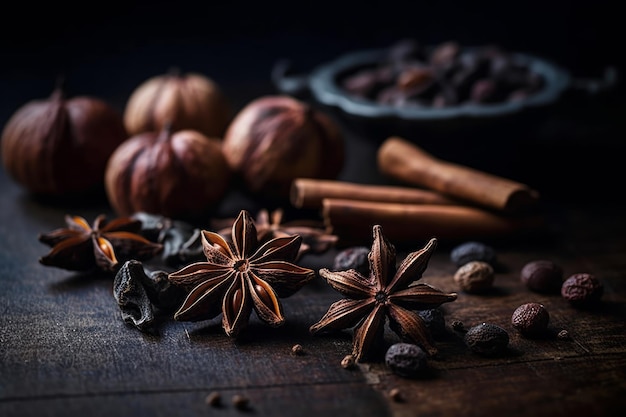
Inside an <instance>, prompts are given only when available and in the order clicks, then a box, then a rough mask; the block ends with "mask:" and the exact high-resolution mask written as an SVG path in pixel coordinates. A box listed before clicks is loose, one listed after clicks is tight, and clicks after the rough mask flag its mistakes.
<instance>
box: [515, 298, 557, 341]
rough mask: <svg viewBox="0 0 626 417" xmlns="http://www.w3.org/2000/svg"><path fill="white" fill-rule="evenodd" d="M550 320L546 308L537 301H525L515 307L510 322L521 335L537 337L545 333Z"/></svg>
mask: <svg viewBox="0 0 626 417" xmlns="http://www.w3.org/2000/svg"><path fill="white" fill-rule="evenodd" d="M549 322H550V314H549V313H548V310H546V308H545V307H544V306H543V305H542V304H539V303H526V304H522V305H521V306H519V307H517V308H516V309H515V311H514V312H513V315H512V316H511V324H512V325H513V327H514V328H515V329H517V330H518V331H519V332H520V333H521V334H522V335H524V336H527V337H538V336H541V335H543V334H545V332H546V330H547V329H548V323H549Z"/></svg>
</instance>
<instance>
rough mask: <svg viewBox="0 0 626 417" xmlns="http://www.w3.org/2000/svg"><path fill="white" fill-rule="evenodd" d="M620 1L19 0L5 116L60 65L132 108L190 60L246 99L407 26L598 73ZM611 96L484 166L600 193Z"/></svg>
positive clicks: (4, 57) (611, 134) (610, 60)
mask: <svg viewBox="0 0 626 417" xmlns="http://www.w3.org/2000/svg"><path fill="white" fill-rule="evenodd" d="M617 4H618V2H608V1H592V2H567V1H549V0H546V1H537V0H531V1H524V2H506V1H500V2H465V1H431V2H424V1H422V2H419V1H413V2H401V1H393V0H389V1H381V2H373V3H371V2H370V3H367V2H355V1H348V2H341V1H316V2H306V1H305V2H295V1H293V2H285V1H280V2H236V1H232V2H211V1H206V2H199V1H186V0H182V1H172V2H164V1H155V2H147V1H146V2H144V1H109V2H97V3H88V2H84V3H80V4H72V5H64V4H60V3H57V2H46V3H43V4H38V3H31V2H17V3H14V4H12V7H11V9H10V11H5V12H3V19H2V20H3V21H2V24H1V25H0V60H1V62H2V64H3V65H1V66H0V91H1V96H0V125H4V123H5V122H6V120H8V118H9V117H10V115H11V114H12V113H13V112H14V111H15V110H16V109H17V108H18V107H19V106H21V105H22V104H24V103H25V102H27V101H28V100H32V99H35V98H43V97H47V96H48V95H49V94H50V92H51V91H52V88H53V86H54V84H55V81H56V79H57V78H58V77H59V76H61V75H62V76H63V77H64V78H65V80H66V88H67V90H68V92H69V93H70V94H89V95H94V96H99V97H101V98H103V99H105V100H108V101H109V102H111V103H112V104H114V105H115V106H116V107H118V108H119V109H120V110H122V109H123V107H124V105H125V102H126V100H127V99H128V97H129V95H130V94H131V93H132V91H133V89H134V88H136V87H137V86H138V85H139V84H140V83H141V82H143V81H144V80H146V79H147V78H148V77H150V76H153V75H157V74H163V73H165V72H166V71H168V70H169V69H170V68H172V67H178V68H179V69H181V70H182V71H199V72H202V73H204V74H206V75H208V76H209V77H211V78H213V79H214V80H215V81H216V82H218V83H219V84H220V85H221V87H222V88H223V89H224V91H225V92H226V94H227V95H228V96H229V97H230V98H231V100H232V101H233V102H234V105H235V107H236V108H239V107H241V106H243V105H244V104H245V103H246V102H248V101H250V100H252V99H253V98H256V97H258V96H260V95H263V94H271V93H274V92H276V90H275V88H274V86H273V84H272V83H271V79H270V73H271V70H272V66H273V65H274V64H275V63H276V62H277V61H278V60H280V59H283V58H288V59H290V60H291V61H292V63H293V65H294V69H295V70H300V71H302V72H307V71H309V70H311V69H312V68H314V67H315V66H316V65H318V64H321V63H326V62H328V61H329V60H332V59H334V58H337V57H338V56H340V55H341V54H344V53H347V52H351V51H353V50H357V49H366V48H378V47H387V46H389V45H391V44H392V43H393V42H395V41H397V40H400V39H403V38H413V39H416V40H418V41H420V42H422V43H424V44H430V45H434V44H437V43H440V42H444V41H448V40H456V41H458V42H460V43H461V44H462V45H486V44H495V45H499V46H501V47H503V48H504V49H507V50H511V51H518V52H525V53H530V54H534V55H537V56H540V57H543V58H545V59H548V60H551V61H553V62H554V63H556V64H558V65H560V66H561V67H563V68H565V69H566V70H568V71H569V72H571V74H572V75H573V76H574V77H581V78H586V77H593V78H598V77H600V76H601V75H602V73H603V71H604V69H605V68H606V67H607V66H615V67H616V68H617V69H618V71H620V72H622V69H623V68H624V65H623V63H624V48H623V43H622V42H623V39H624V38H625V37H624V36H622V35H623V25H624V24H623V22H622V19H623V18H622V15H621V14H620V13H618V11H617V9H616V7H617ZM618 94H619V93H618ZM612 100H613V101H612V103H611V104H610V105H609V106H606V105H605V104H606V103H604V102H603V103H599V102H598V101H596V100H595V99H593V98H590V99H587V98H585V97H583V98H582V100H581V99H580V98H577V99H576V100H575V101H571V103H570V102H569V101H568V100H565V101H566V103H565V105H566V106H567V105H568V104H571V106H570V107H572V108H573V109H574V110H573V111H571V110H572V109H568V110H567V111H566V112H565V113H563V114H560V115H559V117H560V118H557V120H556V122H554V123H552V124H551V125H550V126H547V127H546V126H544V127H542V130H541V131H540V132H538V133H536V134H535V133H532V134H530V135H529V141H528V142H527V143H529V146H528V147H527V149H525V150H524V151H523V152H519V153H517V154H516V157H517V160H515V161H512V160H506V159H504V158H500V159H499V160H500V161H504V162H503V163H502V166H500V167H487V166H483V167H479V168H486V169H492V168H493V170H496V171H497V170H500V169H501V170H500V171H499V172H496V173H500V174H503V175H508V176H513V177H515V178H516V179H519V180H522V181H526V182H530V183H532V185H537V186H538V185H541V186H542V187H545V188H546V189H548V190H549V191H556V192H561V194H562V195H566V196H569V197H571V198H574V199H577V198H579V197H580V195H581V193H580V192H579V190H581V189H584V193H582V194H583V195H585V196H590V197H589V198H593V197H592V196H591V195H592V194H594V193H595V194H598V195H602V196H605V197H606V196H607V195H609V196H611V195H613V194H612V193H613V189H614V185H613V181H614V179H615V178H618V177H621V176H623V175H622V172H621V169H620V166H621V159H622V156H621V155H622V154H623V151H624V140H623V134H624V129H623V128H624V123H623V122H621V120H622V119H623V117H622V116H621V115H622V114H623V112H624V107H625V106H624V105H623V101H622V100H621V99H620V98H619V97H618V100H615V97H613V98H612ZM615 103H617V105H615ZM563 115H565V116H564V117H561V116H563ZM572 120H573V121H575V122H576V124H572V123H570V121H572ZM514 130H515V128H511V129H509V131H508V132H505V133H504V134H503V136H507V135H509V134H510V133H513V131H514ZM555 133H556V134H555ZM546 138H548V140H550V141H552V142H551V143H550V144H549V145H548V146H547V147H545V148H544V149H542V150H540V151H537V152H535V151H534V149H535V147H534V144H533V143H532V140H536V141H540V142H542V143H544V144H545V139H546ZM506 139H507V138H506V137H503V142H502V144H504V145H505V146H506V145H507V142H506V141H504V140H506ZM511 143H513V142H511ZM591 145H593V146H594V148H593V150H591V151H590V150H589V147H590V146H591ZM489 151H490V149H488V148H487V149H485V151H484V152H489ZM481 152H483V151H482V150H481ZM484 152H483V153H484ZM516 152H517V151H516ZM524 152H526V154H527V153H533V155H532V158H533V159H534V160H532V161H530V162H528V163H526V161H525V159H524V158H526V159H528V156H527V155H526V154H525V153H524ZM494 153H496V152H495V151H494ZM496 156H497V155H496ZM463 162H467V160H466V161H463ZM508 168H510V169H508ZM514 169H515V170H514ZM590 173H591V174H596V175H595V176H594V177H593V178H591V177H590Z"/></svg>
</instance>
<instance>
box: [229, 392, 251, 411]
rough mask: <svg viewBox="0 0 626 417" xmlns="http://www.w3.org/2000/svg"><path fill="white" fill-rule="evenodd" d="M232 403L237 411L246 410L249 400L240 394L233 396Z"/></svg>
mask: <svg viewBox="0 0 626 417" xmlns="http://www.w3.org/2000/svg"><path fill="white" fill-rule="evenodd" d="M232 401H233V405H234V406H235V408H237V409H239V410H246V409H247V408H248V406H249V404H250V400H249V399H248V397H246V396H243V395H241V394H235V395H233V399H232Z"/></svg>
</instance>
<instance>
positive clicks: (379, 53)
mask: <svg viewBox="0 0 626 417" xmlns="http://www.w3.org/2000/svg"><path fill="white" fill-rule="evenodd" d="M469 49H471V47H466V48H464V50H469ZM387 53H388V49H369V50H360V51H354V52H351V53H347V54H344V55H341V56H340V57H338V58H337V59H335V60H333V61H330V62H328V63H325V64H322V65H320V66H318V67H316V68H315V69H313V71H312V72H311V74H310V76H309V80H308V83H309V89H310V91H311V92H312V93H313V95H314V97H315V99H316V100H317V101H319V102H320V103H322V104H324V105H328V106H332V107H337V108H339V109H341V110H342V111H344V112H345V113H347V114H350V115H352V116H358V117H362V118H366V119H390V118H396V119H403V120H407V121H429V120H430V121H433V120H447V119H458V118H484V117H499V116H507V115H512V114H516V113H520V112H522V111H523V110H525V109H529V108H537V107H544V106H548V105H551V104H553V103H555V102H556V101H557V100H558V99H559V98H560V96H561V94H562V93H563V92H564V91H565V90H567V89H568V88H569V86H570V83H571V77H570V74H569V73H568V72H567V71H566V70H564V69H563V68H560V67H559V66H557V65H555V64H553V63H552V62H550V61H548V60H546V59H543V58H540V57H538V56H534V55H530V54H525V53H520V52H511V53H510V55H511V57H512V58H513V59H514V60H515V61H517V62H520V63H525V64H526V65H528V66H529V68H530V69H531V70H532V71H534V72H536V73H538V74H539V75H542V76H543V77H544V78H545V81H546V84H545V86H544V88H542V89H541V90H540V91H538V92H536V93H534V94H532V95H529V96H528V97H527V98H525V99H521V100H516V101H507V102H503V103H492V104H476V103H466V104H462V105H460V106H454V107H445V108H432V107H430V108H428V107H420V108H416V107H398V106H392V105H385V104H379V103H374V102H372V101H371V100H367V99H365V98H359V97H356V96H352V95H350V94H349V93H348V92H347V91H345V90H344V89H343V88H341V86H339V85H338V83H337V82H336V79H337V77H338V75H339V74H344V73H346V72H347V71H350V70H354V69H356V68H358V67H363V66H368V65H369V66H371V65H375V64H376V63H380V62H381V60H382V59H384V57H385V56H386V54H387Z"/></svg>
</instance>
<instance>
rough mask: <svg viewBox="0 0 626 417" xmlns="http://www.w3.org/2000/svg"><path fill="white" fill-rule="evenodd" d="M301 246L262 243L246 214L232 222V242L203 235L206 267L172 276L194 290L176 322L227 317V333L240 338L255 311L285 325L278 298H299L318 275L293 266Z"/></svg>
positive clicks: (293, 241) (291, 239) (295, 239)
mask: <svg viewBox="0 0 626 417" xmlns="http://www.w3.org/2000/svg"><path fill="white" fill-rule="evenodd" d="M301 242H302V238H301V237H300V236H298V235H295V236H283V237H276V238H274V239H271V240H270V241H268V242H265V243H263V244H261V243H260V242H259V241H258V238H257V230H256V227H255V224H254V221H253V219H252V217H251V216H250V214H249V213H248V211H246V210H242V211H241V212H240V213H239V216H238V217H237V219H236V220H235V222H234V223H233V226H232V241H227V240H226V239H224V237H222V236H221V235H220V234H218V233H214V232H209V231H206V230H203V231H202V247H203V250H204V255H205V256H206V258H207V262H196V263H193V264H190V265H188V266H186V267H183V268H182V269H180V270H178V271H176V272H173V273H171V274H170V275H169V280H170V282H171V283H173V284H174V285H179V286H182V287H184V288H185V289H187V290H188V291H189V293H188V295H187V297H186V299H185V301H184V302H183V304H182V305H181V306H180V308H179V309H178V311H176V313H175V314H174V319H176V320H181V321H199V320H207V319H212V318H214V317H216V316H217V315H219V314H220V313H222V326H223V328H224V330H225V331H226V334H227V335H229V336H237V335H238V334H239V333H240V331H241V330H242V329H244V328H245V327H246V326H247V324H248V321H249V319H250V314H251V313H252V310H254V311H255V312H256V314H257V316H258V317H259V319H261V320H262V321H263V322H265V323H267V324H269V325H270V326H280V325H281V324H283V322H284V321H285V318H284V316H283V308H282V304H281V302H280V300H279V298H283V297H288V296H290V295H292V294H294V293H295V292H297V291H298V290H299V289H300V288H302V287H303V286H304V285H305V284H306V283H307V282H309V281H310V280H311V279H313V278H314V277H315V272H314V271H313V270H311V269H307V268H302V267H300V266H297V265H295V264H293V263H292V262H293V261H294V260H295V258H296V256H297V254H298V249H299V247H300V244H301Z"/></svg>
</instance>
